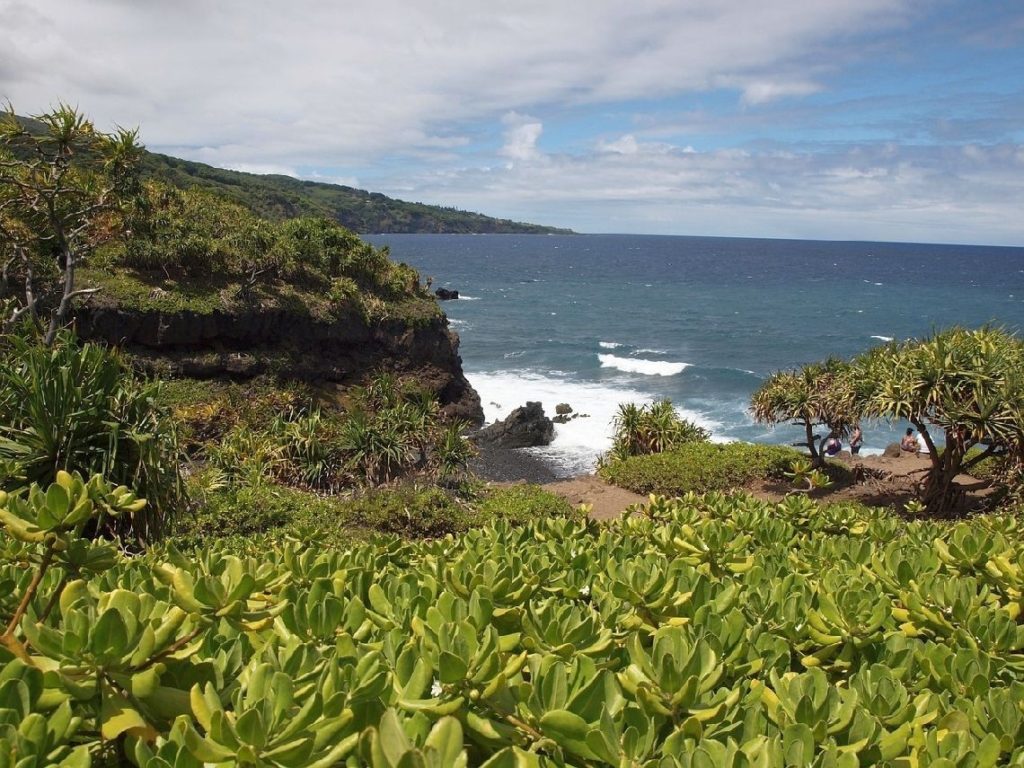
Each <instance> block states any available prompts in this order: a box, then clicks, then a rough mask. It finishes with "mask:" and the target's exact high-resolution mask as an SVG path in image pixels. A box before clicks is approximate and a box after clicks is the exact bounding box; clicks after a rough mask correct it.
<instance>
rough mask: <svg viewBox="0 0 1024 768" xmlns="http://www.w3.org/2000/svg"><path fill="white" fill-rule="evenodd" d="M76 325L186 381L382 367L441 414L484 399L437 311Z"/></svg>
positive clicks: (327, 375)
mask: <svg viewBox="0 0 1024 768" xmlns="http://www.w3.org/2000/svg"><path fill="white" fill-rule="evenodd" d="M75 325H76V329H77V331H78V334H79V336H81V337H82V338H86V339H91V340H97V341H104V342H106V343H108V344H111V345H116V346H118V347H121V348H122V349H125V350H126V351H128V352H130V353H132V354H133V355H134V356H135V357H136V358H137V359H138V360H139V361H140V362H142V363H143V365H146V366H149V367H151V368H153V369H154V370H164V371H168V370H169V371H170V372H171V373H173V374H174V375H178V376H187V377H191V378H198V379H213V378H234V379H247V378H252V377H254V376H258V375H260V374H266V373H272V374H278V375H281V376H284V377H287V378H294V379H300V380H303V381H311V382H330V383H337V384H342V385H350V384H357V383H359V382H361V381H362V380H364V379H365V378H366V377H367V376H368V375H370V374H373V373H377V372H383V371H388V372H391V373H395V374H398V375H402V376H413V377H415V378H416V379H417V380H418V381H419V382H420V383H421V384H422V385H423V386H424V387H426V388H428V389H429V390H430V391H432V392H434V393H435V394H436V395H437V396H438V398H439V400H440V402H441V404H442V406H443V411H444V412H445V414H446V415H448V416H451V417H455V418H460V419H465V420H467V421H469V422H471V423H472V424H474V425H479V424H481V423H482V422H483V409H482V408H481V407H480V397H479V395H477V393H476V392H475V391H474V389H473V387H472V386H470V384H469V382H468V381H467V380H466V377H465V374H464V373H463V371H462V359H461V358H460V357H459V354H458V350H459V337H458V334H456V333H455V332H454V331H451V330H450V329H449V328H448V320H447V318H445V317H444V316H443V315H442V316H439V317H438V318H435V319H431V320H429V321H426V322H423V323H420V324H417V325H414V326H413V325H409V324H407V323H403V322H401V321H389V320H385V321H379V322H367V321H366V320H365V319H363V317H361V316H360V315H358V314H355V313H353V314H352V315H350V316H345V317H341V318H339V319H336V320H332V321H330V322H325V321H322V320H317V319H315V318H311V317H309V316H308V315H304V314H301V313H299V312H293V311H289V310H285V309H270V310H267V309H260V310H253V311H241V312H226V311H214V312H210V313H203V314H200V313H196V312H190V311H181V312H156V311H138V310H129V309H123V308H119V307H83V308H81V309H80V310H79V311H78V312H77V313H76V316H75Z"/></svg>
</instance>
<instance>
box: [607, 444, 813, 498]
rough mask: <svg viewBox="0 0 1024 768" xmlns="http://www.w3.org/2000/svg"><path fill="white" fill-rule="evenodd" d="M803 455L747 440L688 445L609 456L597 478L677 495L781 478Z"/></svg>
mask: <svg viewBox="0 0 1024 768" xmlns="http://www.w3.org/2000/svg"><path fill="white" fill-rule="evenodd" d="M801 455H802V454H800V453H799V452H798V451H795V450H793V449H792V448H784V447H781V446H772V445H752V444H749V443H725V444H720V443H689V444H686V445H683V446H680V447H678V448H675V449H673V450H671V451H666V452H664V453H654V454H650V455H646V456H632V457H630V458H627V459H622V460H614V461H611V462H609V463H607V464H605V465H604V466H603V467H601V469H600V474H601V476H602V477H603V478H604V479H605V480H607V481H608V482H610V483H612V484H613V485H618V486H620V487H622V488H627V489H629V490H631V491H634V492H635V493H643V494H648V493H657V494H662V495H666V496H680V495H682V494H684V493H687V492H689V491H694V492H697V493H704V492H706V491H725V490H729V489H733V488H738V487H741V486H743V485H744V484H746V483H748V482H750V481H751V480H756V479H760V478H781V477H782V476H783V472H785V471H786V470H787V469H789V466H790V463H791V462H792V461H793V460H794V459H797V458H800V457H801Z"/></svg>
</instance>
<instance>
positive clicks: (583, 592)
mask: <svg viewBox="0 0 1024 768" xmlns="http://www.w3.org/2000/svg"><path fill="white" fill-rule="evenodd" d="M580 594H581V595H583V597H590V585H589V584H584V585H583V586H582V587H580Z"/></svg>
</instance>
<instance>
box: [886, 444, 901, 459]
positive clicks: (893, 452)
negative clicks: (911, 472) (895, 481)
mask: <svg viewBox="0 0 1024 768" xmlns="http://www.w3.org/2000/svg"><path fill="white" fill-rule="evenodd" d="M882 455H883V456H888V457H889V458H891V459H898V458H899V457H900V444H899V443H889V444H888V445H887V446H885V450H884V451H883V452H882Z"/></svg>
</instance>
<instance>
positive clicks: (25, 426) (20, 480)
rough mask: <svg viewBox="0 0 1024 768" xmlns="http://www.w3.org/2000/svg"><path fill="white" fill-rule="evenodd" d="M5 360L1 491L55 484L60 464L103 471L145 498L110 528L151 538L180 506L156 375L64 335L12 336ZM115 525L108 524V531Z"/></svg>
mask: <svg viewBox="0 0 1024 768" xmlns="http://www.w3.org/2000/svg"><path fill="white" fill-rule="evenodd" d="M8 342H9V346H8V347H7V348H6V349H5V350H4V352H3V359H2V361H0V368H2V369H0V472H2V474H3V475H4V476H3V477H0V488H3V489H6V490H12V489H16V488H21V487H25V486H27V485H29V484H30V483H39V484H41V485H48V484H50V483H52V482H53V481H54V478H55V477H56V475H57V472H58V471H59V470H66V471H69V472H80V473H81V474H82V475H84V476H86V477H89V476H92V475H95V474H100V475H102V476H103V477H105V478H107V479H108V480H110V481H112V482H114V483H116V484H122V485H126V486H129V487H131V488H133V489H134V490H135V491H136V492H137V493H138V494H139V496H142V497H144V498H146V499H147V500H148V502H149V503H148V504H147V506H146V508H145V510H144V511H143V512H141V513H140V514H138V515H130V516H125V517H123V518H121V519H118V520H115V521H110V523H111V526H112V527H111V530H110V531H109V532H112V533H116V534H119V535H131V536H132V537H135V538H138V539H142V540H145V539H152V538H155V537H157V536H158V535H160V533H161V531H162V530H163V528H164V524H165V523H166V522H167V520H168V518H169V517H170V516H171V515H173V513H174V512H175V510H176V508H177V507H178V505H179V504H180V503H181V501H182V499H181V490H182V489H181V482H180V477H179V471H178V458H179V457H178V451H177V438H176V432H175V424H174V421H173V420H172V419H171V418H170V417H169V413H168V411H167V409H165V408H163V407H161V406H160V405H159V403H160V399H161V394H160V392H161V388H160V384H159V383H158V382H153V381H143V380H141V379H138V378H137V377H136V376H135V375H134V373H133V372H132V370H131V369H130V368H129V366H128V365H127V363H126V362H125V361H124V359H123V358H121V357H120V356H119V355H118V354H117V353H115V352H112V351H110V350H108V349H106V348H104V347H101V346H98V345H96V344H79V343H78V342H77V341H76V340H75V339H74V337H72V336H70V335H65V336H62V337H59V338H58V339H57V342H56V343H55V345H54V346H53V347H51V348H45V347H42V346H38V345H36V344H34V343H32V342H29V341H26V340H24V339H20V338H13V337H11V338H9V339H8ZM105 532H108V531H105Z"/></svg>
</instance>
